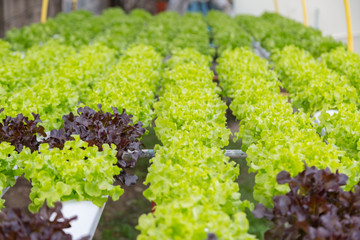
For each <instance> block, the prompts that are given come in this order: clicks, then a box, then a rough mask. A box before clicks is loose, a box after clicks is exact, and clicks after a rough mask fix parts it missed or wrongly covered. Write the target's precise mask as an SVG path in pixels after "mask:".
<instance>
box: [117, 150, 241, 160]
mask: <svg viewBox="0 0 360 240" xmlns="http://www.w3.org/2000/svg"><path fill="white" fill-rule="evenodd" d="M154 156H155V153H154V150H153V149H143V150H142V153H141V154H140V158H147V159H150V158H153V157H154ZM225 156H227V157H229V158H230V159H238V158H239V159H246V157H247V155H246V153H244V152H243V151H241V150H237V149H236V150H225ZM130 157H131V155H130V153H124V154H123V158H124V159H129V158H130Z"/></svg>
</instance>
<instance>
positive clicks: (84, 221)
mask: <svg viewBox="0 0 360 240" xmlns="http://www.w3.org/2000/svg"><path fill="white" fill-rule="evenodd" d="M62 204H63V208H62V210H61V212H62V213H63V215H64V217H66V218H71V217H73V216H77V217H78V218H77V219H76V220H74V221H71V223H70V224H71V228H67V229H64V231H65V232H66V233H69V234H71V235H72V237H73V239H79V238H81V237H84V236H90V239H92V238H93V236H94V234H95V231H96V228H97V225H98V223H99V221H100V218H101V214H102V212H103V210H104V207H105V204H104V206H102V207H101V208H100V207H98V206H96V205H95V204H93V203H92V202H91V201H80V202H79V201H75V200H70V201H66V202H62Z"/></svg>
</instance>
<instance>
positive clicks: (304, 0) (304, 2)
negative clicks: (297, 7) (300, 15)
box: [302, 0, 309, 26]
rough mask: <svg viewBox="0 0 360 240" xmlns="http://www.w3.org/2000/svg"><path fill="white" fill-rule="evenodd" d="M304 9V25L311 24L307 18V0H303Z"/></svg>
mask: <svg viewBox="0 0 360 240" xmlns="http://www.w3.org/2000/svg"><path fill="white" fill-rule="evenodd" d="M302 5H303V11H304V25H305V26H309V23H308V18H307V9H306V0H302Z"/></svg>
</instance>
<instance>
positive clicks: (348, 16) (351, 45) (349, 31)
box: [344, 0, 354, 52]
mask: <svg viewBox="0 0 360 240" xmlns="http://www.w3.org/2000/svg"><path fill="white" fill-rule="evenodd" d="M344 5H345V14H346V24H347V35H348V36H347V38H348V49H349V51H351V52H352V51H354V42H353V34H352V26H351V13H350V4H349V0H344Z"/></svg>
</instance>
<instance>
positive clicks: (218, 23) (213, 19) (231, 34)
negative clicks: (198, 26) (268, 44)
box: [206, 10, 252, 55]
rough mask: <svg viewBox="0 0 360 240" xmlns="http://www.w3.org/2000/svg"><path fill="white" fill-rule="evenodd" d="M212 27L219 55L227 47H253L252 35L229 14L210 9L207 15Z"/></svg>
mask: <svg viewBox="0 0 360 240" xmlns="http://www.w3.org/2000/svg"><path fill="white" fill-rule="evenodd" d="M206 20H207V23H208V24H209V26H210V27H211V31H212V39H213V43H214V45H215V46H217V52H218V55H221V54H222V52H223V51H224V50H226V49H234V48H236V47H245V46H248V47H251V46H252V44H251V36H250V34H249V33H247V32H246V31H245V30H244V29H243V28H241V27H240V26H239V25H238V24H237V23H236V22H235V21H234V19H232V18H231V17H230V16H229V15H227V14H225V13H223V12H220V11H214V10H212V11H210V12H209V13H208V15H207V17H206Z"/></svg>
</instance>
